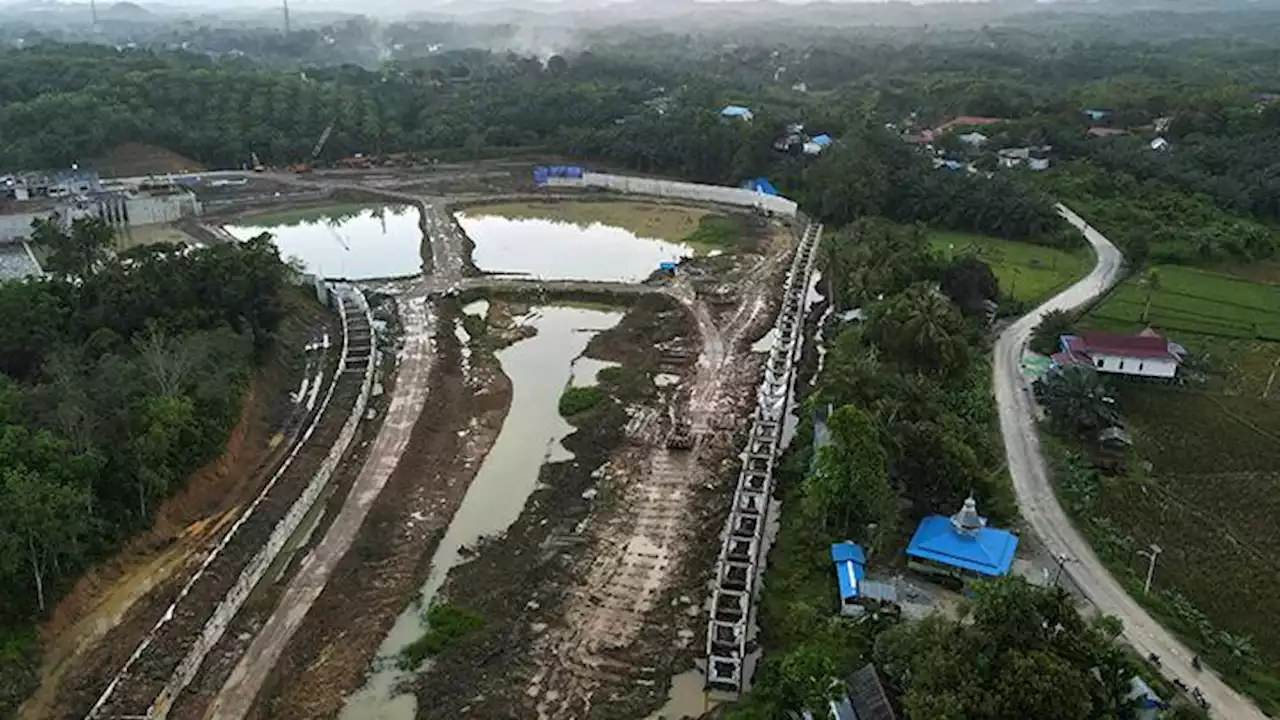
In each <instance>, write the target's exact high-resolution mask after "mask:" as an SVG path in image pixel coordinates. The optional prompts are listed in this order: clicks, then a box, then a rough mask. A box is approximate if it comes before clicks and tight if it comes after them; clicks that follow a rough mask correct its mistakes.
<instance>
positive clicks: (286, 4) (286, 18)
mask: <svg viewBox="0 0 1280 720" xmlns="http://www.w3.org/2000/svg"><path fill="white" fill-rule="evenodd" d="M284 34H285V35H288V34H289V0H284Z"/></svg>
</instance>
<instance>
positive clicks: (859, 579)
mask: <svg viewBox="0 0 1280 720" xmlns="http://www.w3.org/2000/svg"><path fill="white" fill-rule="evenodd" d="M831 562H833V563H835V566H836V585H837V587H838V588H839V593H840V614H841V615H846V616H849V617H859V616H861V615H863V614H865V613H866V612H867V610H868V609H873V610H874V609H880V608H882V607H889V608H894V607H895V606H896V605H897V602H898V588H897V586H896V585H891V584H889V583H883V582H876V581H874V580H867V579H866V578H867V554H866V553H865V552H863V551H862V548H861V547H860V546H859V545H858V544H856V543H854V542H853V541H851V540H845V541H844V542H838V543H832V544H831Z"/></svg>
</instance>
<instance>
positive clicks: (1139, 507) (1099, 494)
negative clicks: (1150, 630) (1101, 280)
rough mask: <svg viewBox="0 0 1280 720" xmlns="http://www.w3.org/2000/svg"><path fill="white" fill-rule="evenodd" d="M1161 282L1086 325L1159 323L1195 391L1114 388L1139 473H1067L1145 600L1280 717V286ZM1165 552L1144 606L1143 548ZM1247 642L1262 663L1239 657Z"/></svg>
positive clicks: (1162, 274)
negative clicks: (1184, 359)
mask: <svg viewBox="0 0 1280 720" xmlns="http://www.w3.org/2000/svg"><path fill="white" fill-rule="evenodd" d="M1156 276H1157V278H1158V282H1157V283H1150V282H1149V280H1148V279H1147V277H1148V276H1138V277H1134V278H1130V279H1129V280H1127V281H1125V283H1123V284H1122V285H1121V286H1120V287H1119V288H1117V289H1116V290H1115V291H1114V292H1113V293H1112V294H1111V295H1109V296H1108V297H1107V298H1105V299H1104V300H1103V302H1101V303H1100V304H1099V305H1098V306H1096V307H1095V308H1094V309H1093V310H1092V311H1091V312H1090V313H1089V314H1087V315H1086V316H1085V317H1084V318H1082V320H1081V322H1080V325H1081V326H1082V327H1083V328H1084V329H1104V330H1112V331H1120V332H1129V331H1134V330H1138V329H1140V328H1142V327H1143V326H1144V325H1145V324H1149V325H1150V326H1151V327H1153V328H1155V329H1157V330H1159V331H1161V332H1163V333H1164V334H1165V335H1167V336H1168V337H1169V338H1170V339H1171V340H1173V341H1175V342H1178V343H1180V344H1182V345H1184V346H1185V347H1186V348H1187V349H1188V350H1189V351H1190V358H1191V359H1190V362H1189V363H1186V364H1184V366H1183V370H1184V371H1185V372H1182V376H1183V377H1184V378H1185V380H1186V382H1185V383H1184V384H1182V385H1177V386H1170V385H1161V384H1149V383H1141V382H1134V381H1127V382H1126V381H1123V380H1117V381H1113V382H1112V383H1111V384H1112V386H1113V387H1114V389H1115V397H1116V399H1117V404H1118V406H1119V408H1120V410H1121V412H1122V414H1123V415H1124V417H1125V419H1126V421H1127V423H1128V429H1129V432H1130V434H1131V436H1132V438H1133V441H1134V446H1133V449H1132V452H1131V453H1130V456H1129V458H1128V470H1127V473H1126V475H1124V476H1121V477H1115V478H1105V479H1103V478H1095V479H1093V480H1092V481H1084V482H1083V483H1081V482H1079V481H1076V483H1075V485H1074V489H1073V488H1072V487H1070V486H1071V485H1072V481H1071V480H1069V479H1068V476H1070V475H1073V474H1074V475H1075V476H1076V477H1079V476H1080V473H1079V472H1078V471H1076V472H1074V473H1073V471H1070V470H1063V471H1062V472H1060V473H1059V479H1060V481H1061V482H1062V487H1063V489H1062V492H1063V494H1064V499H1065V501H1066V504H1067V505H1068V506H1069V507H1071V509H1072V511H1073V513H1074V514H1075V516H1076V518H1077V522H1078V523H1079V524H1080V525H1081V527H1082V529H1084V530H1085V532H1086V533H1087V534H1089V535H1090V536H1091V538H1092V540H1093V543H1094V546H1095V548H1096V549H1097V550H1098V552H1099V554H1100V555H1101V556H1102V557H1103V558H1104V560H1105V561H1106V562H1108V564H1109V565H1111V567H1112V569H1113V571H1115V572H1116V573H1117V575H1118V576H1119V577H1120V578H1121V579H1122V581H1124V582H1125V583H1126V584H1127V585H1128V586H1129V587H1130V589H1131V590H1132V591H1133V592H1134V593H1135V597H1142V599H1143V600H1144V603H1145V604H1146V605H1147V606H1148V608H1149V609H1150V610H1152V611H1153V612H1154V613H1156V614H1157V615H1158V616H1159V617H1160V618H1161V620H1162V622H1164V623H1165V624H1166V625H1167V626H1169V627H1170V628H1171V629H1174V630H1175V631H1177V632H1178V633H1179V634H1180V635H1181V636H1182V637H1183V638H1184V639H1185V640H1186V641H1187V642H1188V643H1189V644H1190V645H1191V646H1192V647H1194V648H1195V649H1196V650H1197V652H1199V653H1200V654H1201V655H1202V656H1204V657H1205V658H1206V660H1207V661H1208V662H1209V663H1210V664H1211V665H1213V667H1214V668H1215V669H1218V670H1223V671H1225V672H1226V674H1227V676H1228V679H1229V680H1230V681H1231V682H1232V683H1233V684H1235V685H1237V686H1238V687H1240V688H1241V689H1242V690H1244V691H1245V692H1248V693H1249V694H1250V695H1252V696H1253V697H1255V698H1256V699H1257V700H1258V701H1259V702H1260V704H1261V705H1262V707H1263V709H1264V710H1266V711H1268V712H1270V713H1271V714H1278V713H1280V623H1276V621H1275V620H1276V618H1280V535H1277V533H1276V532H1275V525H1276V518H1277V517H1280V397H1277V396H1278V395H1280V387H1277V385H1280V383H1277V382H1276V375H1277V370H1280V342H1271V341H1270V340H1271V339H1278V340H1280V286H1277V285H1273V284H1268V283H1267V282H1253V281H1250V280H1248V279H1245V278H1243V277H1240V276H1238V275H1235V274H1228V273H1227V272H1220V271H1219V272H1215V271H1209V270H1202V269H1196V268H1187V267H1178V266H1161V267H1158V268H1156ZM1259 277H1261V276H1259ZM1148 294H1150V309H1149V312H1148V323H1143V322H1142V315H1143V311H1144V308H1145V307H1146V304H1147V300H1148ZM1081 488H1087V489H1086V490H1083V491H1081ZM1152 543H1155V544H1157V545H1159V546H1160V547H1161V548H1162V550H1163V552H1162V553H1161V554H1160V557H1159V561H1158V563H1157V566H1156V572H1155V580H1154V583H1153V586H1152V593H1151V594H1150V595H1148V596H1145V597H1143V596H1142V581H1143V578H1144V576H1145V573H1146V570H1147V560H1146V559H1145V557H1143V556H1141V555H1139V554H1138V551H1140V550H1143V549H1145V548H1147V547H1149V546H1150V545H1151V544H1152ZM1239 639H1244V640H1245V641H1246V646H1247V647H1251V648H1252V650H1251V652H1249V653H1247V655H1252V656H1253V658H1254V659H1255V661H1254V662H1248V661H1245V660H1244V659H1243V658H1242V657H1241V656H1238V655H1236V654H1234V653H1233V652H1232V651H1231V648H1232V647H1234V646H1235V643H1236V642H1237V641H1238V640H1239Z"/></svg>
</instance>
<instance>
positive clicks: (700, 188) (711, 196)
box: [534, 168, 798, 217]
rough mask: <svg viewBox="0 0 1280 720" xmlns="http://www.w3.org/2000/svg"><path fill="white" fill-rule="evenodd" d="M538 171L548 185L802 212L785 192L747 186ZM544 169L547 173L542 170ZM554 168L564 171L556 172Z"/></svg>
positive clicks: (542, 182) (788, 214) (537, 178)
mask: <svg viewBox="0 0 1280 720" xmlns="http://www.w3.org/2000/svg"><path fill="white" fill-rule="evenodd" d="M538 170H539V171H535V173H534V180H535V181H536V182H537V183H538V184H539V185H541V186H545V187H597V188H603V189H605V190H612V191H614V192H621V193H628V194H634V195H656V196H658V197H675V198H681V199H685V200H697V201H700V202H711V203H719V204H721V205H735V206H738V207H749V208H755V209H757V210H760V211H762V212H766V213H770V214H772V215H783V216H786V217H795V216H796V213H797V212H798V206H797V205H796V203H795V202H794V201H792V200H788V199H786V198H784V197H782V196H781V195H768V194H765V193H762V192H758V191H756V190H750V189H747V188H731V187H723V186H720V185H702V184H699V183H688V182H677V181H675V180H655V179H653V178H638V177H628V176H626V175H609V174H606V173H594V172H583V171H582V170H581V168H539V169H538ZM543 170H545V171H547V172H540V171H543ZM551 170H560V171H561V172H559V173H554V172H551ZM570 170H577V171H578V173H577V174H575V173H571V172H569V171H570Z"/></svg>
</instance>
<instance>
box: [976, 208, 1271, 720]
mask: <svg viewBox="0 0 1280 720" xmlns="http://www.w3.org/2000/svg"><path fill="white" fill-rule="evenodd" d="M1058 212H1059V213H1060V214H1061V215H1062V216H1063V217H1064V218H1066V220H1067V221H1068V222H1070V223H1071V224H1072V225H1074V226H1075V227H1077V228H1079V229H1080V230H1081V231H1082V232H1084V235H1085V238H1086V239H1087V240H1088V241H1089V244H1090V245H1091V246H1092V247H1093V250H1094V252H1095V253H1096V254H1097V256H1098V262H1097V264H1096V265H1095V266H1094V268H1093V270H1092V271H1091V272H1090V273H1089V274H1088V275H1087V276H1085V277H1084V279H1082V280H1080V281H1079V282H1077V283H1075V284H1074V285H1072V286H1071V287H1069V288H1067V289H1066V290H1063V291H1062V292H1061V293H1059V294H1058V295H1056V296H1055V297H1053V298H1051V299H1050V300H1048V301H1047V302H1045V303H1044V304H1043V305H1041V306H1040V307H1038V308H1036V309H1035V310H1033V311H1031V312H1030V313H1028V314H1027V315H1025V316H1024V317H1022V318H1021V319H1020V320H1018V321H1017V322H1015V323H1014V324H1013V325H1011V326H1010V327H1009V328H1008V329H1007V330H1005V331H1004V333H1002V334H1001V335H1000V338H999V339H998V340H997V341H996V346H995V364H994V366H993V375H994V378H993V379H994V382H995V391H996V404H997V406H998V408H999V412H1000V432H1001V434H1002V435H1003V436H1004V445H1005V452H1006V454H1007V455H1008V461H1009V472H1010V474H1011V475H1012V476H1013V485H1014V489H1015V490H1016V491H1017V495H1018V508H1019V510H1020V511H1021V513H1022V516H1023V517H1024V518H1025V519H1026V521H1027V522H1028V523H1029V524H1030V525H1031V528H1032V529H1033V530H1034V531H1035V533H1036V535H1037V536H1039V537H1040V539H1041V540H1042V541H1043V542H1044V544H1045V548H1046V549H1047V550H1048V551H1049V552H1050V553H1052V554H1053V555H1054V556H1055V557H1056V556H1059V555H1066V556H1067V557H1069V558H1072V559H1073V560H1074V562H1071V563H1069V564H1067V565H1066V566H1065V572H1066V573H1067V574H1068V575H1070V576H1071V579H1072V580H1074V581H1075V583H1076V586H1077V587H1079V588H1080V590H1081V592H1082V593H1084V595H1085V597H1087V598H1088V599H1089V600H1090V601H1091V602H1092V603H1093V604H1094V605H1095V606H1097V608H1098V611H1099V612H1102V613H1105V614H1107V615H1114V616H1115V617H1118V618H1120V620H1122V621H1123V622H1124V635H1125V637H1126V638H1128V640H1129V642H1130V643H1131V644H1132V645H1133V646H1134V648H1136V649H1137V650H1138V652H1139V653H1141V654H1143V655H1147V654H1149V653H1155V654H1156V655H1159V656H1160V659H1161V662H1162V667H1161V672H1162V673H1163V674H1164V675H1165V677H1167V678H1169V679H1170V680H1172V679H1181V680H1182V681H1183V682H1186V683H1188V684H1189V685H1192V686H1199V688H1200V690H1201V692H1203V693H1204V696H1205V698H1206V699H1207V700H1208V701H1209V703H1210V706H1211V713H1212V715H1213V716H1214V717H1222V718H1229V719H1230V720H1248V719H1250V718H1263V717H1265V716H1264V715H1263V714H1262V712H1261V711H1259V710H1258V708H1257V706H1256V705H1254V704H1253V703H1252V702H1251V701H1249V700H1248V699H1247V698H1245V697H1243V696H1242V695H1240V694H1239V693H1237V692H1236V691H1234V690H1232V689H1231V688H1230V687H1228V686H1227V685H1226V683H1224V682H1222V680H1221V679H1219V678H1218V677H1217V676H1216V675H1214V674H1213V673H1212V672H1210V671H1209V670H1207V669H1206V670H1204V671H1201V672H1197V671H1195V670H1194V669H1192V667H1191V657H1192V653H1191V651H1190V650H1188V649H1187V648H1186V647H1185V646H1183V645H1182V643H1180V642H1178V640H1177V639H1176V638H1174V637H1173V635H1171V634H1170V633H1169V632H1168V631H1166V630H1165V629H1164V628H1162V627H1161V626H1160V624H1159V623H1157V622H1156V621H1155V620H1154V619H1153V618H1152V617H1151V616H1150V615H1148V614H1147V612H1146V611H1145V610H1143V609H1142V607H1141V606H1140V605H1138V603H1137V602H1136V601H1135V600H1134V599H1133V598H1131V597H1129V594H1128V593H1127V592H1125V589H1124V588H1123V587H1122V586H1121V585H1120V583H1119V582H1117V581H1116V579H1115V578H1113V577H1112V576H1111V574H1110V573H1109V572H1107V569H1106V567H1104V566H1103V564H1102V562H1101V561H1100V560H1099V559H1098V556H1097V555H1095V554H1094V552H1093V549H1092V548H1091V547H1090V546H1089V543H1088V542H1086V541H1085V539H1084V538H1083V537H1082V536H1081V535H1080V533H1079V532H1078V531H1077V530H1076V528H1075V526H1074V525H1073V524H1072V523H1071V520H1070V518H1068V517H1067V514H1066V513H1065V512H1064V511H1063V509H1062V505H1061V504H1059V502H1058V498H1057V496H1056V495H1055V494H1054V490H1053V485H1052V483H1051V481H1050V478H1049V473H1048V471H1047V469H1046V467H1045V462H1044V457H1043V456H1042V455H1041V453H1040V440H1039V436H1038V435H1037V428H1036V419H1035V401H1034V399H1033V397H1032V394H1031V388H1030V383H1029V382H1028V380H1027V379H1026V377H1025V376H1024V375H1023V374H1022V368H1021V360H1022V354H1023V352H1024V350H1025V348H1026V346H1027V341H1028V340H1029V339H1030V337H1031V331H1032V330H1034V329H1035V327H1036V325H1038V324H1039V323H1040V320H1041V318H1043V317H1044V315H1045V314H1046V313H1048V312H1050V311H1052V310H1072V309H1075V308H1078V307H1080V306H1082V305H1084V304H1086V303H1088V302H1089V301H1091V300H1093V299H1094V298H1097V297H1098V296H1100V295H1101V294H1102V293H1104V292H1106V291H1107V289H1108V288H1110V287H1111V286H1112V285H1114V284H1115V283H1116V281H1117V280H1118V279H1119V276H1120V268H1121V264H1122V262H1123V258H1122V257H1121V255H1120V251H1119V250H1117V249H1116V246H1115V245H1113V244H1111V241H1109V240H1107V238H1105V237H1103V236H1102V234H1101V233H1099V232H1098V231H1097V230H1095V229H1093V228H1092V227H1090V226H1089V224H1088V223H1086V222H1085V221H1084V220H1083V219H1082V218H1081V217H1080V216H1079V215H1076V214H1075V213H1074V212H1072V211H1071V210H1069V209H1068V208H1066V207H1064V206H1062V205H1059V206H1058Z"/></svg>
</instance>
